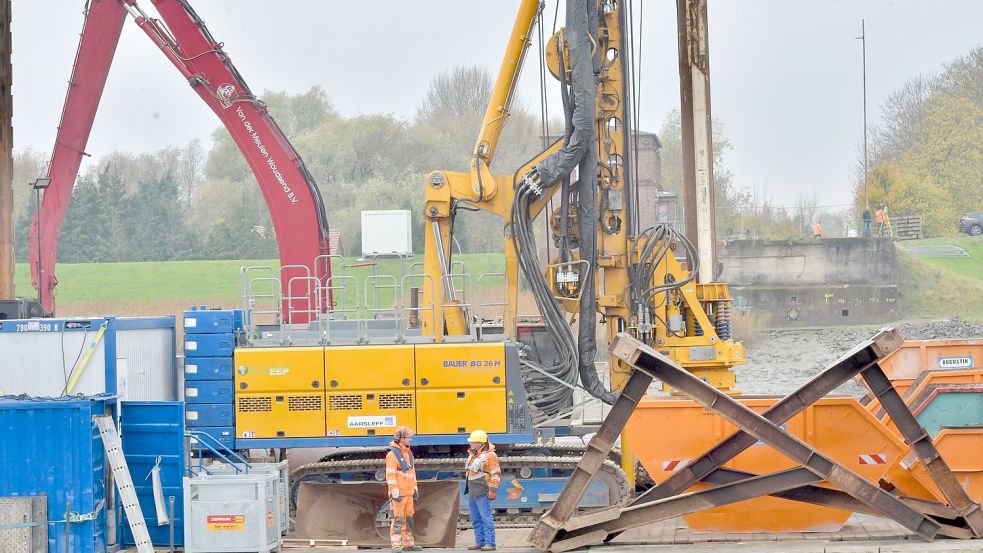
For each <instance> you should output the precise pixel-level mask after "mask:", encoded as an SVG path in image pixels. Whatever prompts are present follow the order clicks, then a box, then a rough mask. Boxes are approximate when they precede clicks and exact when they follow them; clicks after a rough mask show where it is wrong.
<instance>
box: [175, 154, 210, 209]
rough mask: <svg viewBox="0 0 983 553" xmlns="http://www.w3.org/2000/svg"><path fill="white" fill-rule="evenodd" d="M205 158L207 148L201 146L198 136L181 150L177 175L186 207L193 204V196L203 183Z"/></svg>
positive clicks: (182, 199) (182, 200)
mask: <svg viewBox="0 0 983 553" xmlns="http://www.w3.org/2000/svg"><path fill="white" fill-rule="evenodd" d="M205 159H206V156H205V149H204V148H203V147H202V146H201V141H200V140H198V139H197V138H196V139H194V140H192V141H191V142H189V143H188V145H187V146H185V147H184V148H183V149H182V150H181V156H180V160H179V162H178V166H177V175H176V177H177V181H178V188H179V190H180V194H181V202H182V203H184V205H185V207H190V206H191V197H192V196H193V195H194V192H195V189H196V188H198V185H199V184H200V183H201V178H202V171H203V170H204V168H205Z"/></svg>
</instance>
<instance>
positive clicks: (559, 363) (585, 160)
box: [512, 0, 617, 416]
mask: <svg viewBox="0 0 983 553" xmlns="http://www.w3.org/2000/svg"><path fill="white" fill-rule="evenodd" d="M566 21H567V29H566V38H567V46H568V49H569V52H570V61H571V66H572V72H571V75H572V76H571V80H570V83H569V90H568V89H567V82H566V80H565V71H564V70H565V68H564V66H563V62H562V51H561V56H560V57H561V61H560V75H561V87H562V90H561V91H562V93H563V94H562V96H563V99H564V116H565V119H566V121H565V123H566V124H565V131H566V132H565V133H564V134H565V136H564V138H565V140H564V144H563V147H562V148H561V149H560V150H559V151H558V152H556V153H554V154H553V155H551V156H549V157H547V158H546V159H544V160H543V161H541V162H540V163H539V164H537V165H536V167H535V168H534V169H533V171H531V172H530V173H529V174H527V175H525V176H524V177H523V178H522V179H521V181H519V182H517V183H514V184H515V199H514V202H513V204H512V223H513V228H512V239H513V241H514V243H515V247H516V250H517V251H518V257H519V268H520V270H521V271H522V275H523V277H524V278H525V279H526V282H528V283H529V286H530V288H531V291H532V294H533V297H534V299H535V300H536V306H537V307H538V308H539V312H540V314H541V315H542V317H543V322H544V323H545V325H546V327H547V329H548V330H549V333H550V337H551V338H552V340H553V342H554V344H555V345H556V349H557V351H558V352H559V356H558V359H557V360H556V362H555V363H554V364H552V365H550V366H548V367H546V366H542V365H538V364H536V363H534V362H531V361H526V363H527V365H528V368H529V369H530V370H528V371H526V380H527V390H528V392H529V395H530V402H531V403H532V404H533V405H534V406H535V407H537V408H538V409H539V410H540V411H541V412H542V414H543V415H546V416H555V415H556V414H557V413H559V412H560V411H561V410H562V409H564V408H565V407H566V406H568V405H569V404H570V403H571V398H572V393H573V386H574V385H575V384H576V383H577V381H578V379H579V381H580V382H581V384H582V385H583V387H584V389H585V390H587V392H588V393H589V394H591V395H592V396H594V397H596V398H598V399H600V400H602V401H604V402H606V403H614V400H615V399H616V397H617V396H616V395H615V394H612V393H611V392H609V391H607V390H605V389H604V386H603V384H602V383H601V381H600V379H599V378H598V376H597V370H596V369H595V367H594V359H595V357H596V355H597V346H596V342H595V336H594V334H595V331H596V328H595V325H596V316H597V312H596V305H595V304H596V296H595V289H594V279H593V271H594V270H595V268H596V257H597V252H596V249H595V243H596V235H597V229H596V224H597V223H596V221H597V219H598V216H597V213H598V210H597V137H596V129H595V128H594V111H595V105H596V97H597V75H596V74H597V71H598V70H599V69H600V63H599V60H600V58H599V54H598V53H597V52H592V50H593V46H592V45H593V44H596V43H597V40H596V38H592V36H591V28H592V27H591V24H592V23H596V22H597V9H596V5H594V3H593V2H592V1H589V0H571V1H569V2H567V13H566ZM595 54H597V55H595ZM574 167H579V171H578V175H579V177H578V182H577V183H576V186H571V185H568V184H567V182H568V180H567V179H569V178H570V174H571V173H572V171H573V168H574ZM558 182H563V183H564V185H563V186H562V190H563V198H562V199H561V200H562V203H561V210H562V211H561V231H562V232H561V244H560V251H561V261H563V262H566V261H567V259H565V258H566V257H567V252H568V248H569V243H568V242H567V237H566V236H564V235H562V234H565V231H567V230H568V228H567V226H566V225H567V224H568V222H567V219H566V214H567V211H566V206H567V202H568V201H569V199H570V197H569V196H568V194H571V195H573V194H575V195H576V200H575V203H576V206H577V223H578V234H579V247H580V258H581V260H584V261H587V262H588V263H589V269H588V270H587V271H584V274H581V275H580V277H581V282H580V287H581V290H582V293H581V299H580V301H581V303H580V309H579V328H578V339H574V336H573V330H572V329H571V328H570V324H569V323H568V322H567V321H566V318H565V317H564V315H563V311H562V310H561V309H560V306H559V304H558V303H557V301H556V298H554V297H553V294H552V293H551V291H550V289H549V287H548V286H547V283H546V282H545V280H544V278H543V273H542V270H541V268H540V266H539V260H538V258H537V250H536V244H535V237H534V236H533V232H532V217H531V216H530V205H531V204H532V203H533V202H534V201H535V200H536V199H538V198H540V197H541V196H542V195H543V193H544V189H546V190H550V189H552V187H553V186H555V184H556V183H558Z"/></svg>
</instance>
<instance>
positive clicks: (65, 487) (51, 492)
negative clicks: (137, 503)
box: [0, 395, 116, 553]
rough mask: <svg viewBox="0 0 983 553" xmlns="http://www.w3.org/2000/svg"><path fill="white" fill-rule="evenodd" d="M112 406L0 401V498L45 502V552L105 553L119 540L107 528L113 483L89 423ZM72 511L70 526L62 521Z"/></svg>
mask: <svg viewBox="0 0 983 553" xmlns="http://www.w3.org/2000/svg"><path fill="white" fill-rule="evenodd" d="M115 402H116V398H115V397H113V396H108V395H103V396H98V397H90V398H82V399H79V398H75V397H72V398H59V399H12V398H0V496H19V497H29V496H39V495H42V494H43V495H46V496H47V503H48V506H47V517H48V521H49V524H48V543H47V550H48V551H54V552H58V553H61V552H63V551H70V552H75V553H103V552H105V551H106V549H107V546H108V545H111V544H112V543H115V541H116V540H115V539H114V537H112V536H111V535H110V534H109V529H108V526H107V524H108V522H107V521H108V517H107V511H108V510H109V508H110V506H109V505H108V503H107V500H106V496H107V494H106V491H107V490H108V489H111V487H112V486H113V483H112V479H111V477H109V476H108V474H109V472H110V471H109V469H108V466H107V463H106V461H105V455H104V453H103V449H102V440H101V439H100V438H99V431H98V429H97V428H96V427H95V425H94V424H93V422H92V417H93V416H95V415H102V414H106V413H109V412H112V409H113V405H115ZM69 511H71V512H72V513H73V514H72V516H71V517H69V518H70V519H71V520H73V521H75V522H70V523H66V522H64V521H65V520H66V512H69ZM66 529H67V530H68V532H67V534H68V536H69V538H68V540H69V543H68V544H67V545H68V547H66V541H65V540H66Z"/></svg>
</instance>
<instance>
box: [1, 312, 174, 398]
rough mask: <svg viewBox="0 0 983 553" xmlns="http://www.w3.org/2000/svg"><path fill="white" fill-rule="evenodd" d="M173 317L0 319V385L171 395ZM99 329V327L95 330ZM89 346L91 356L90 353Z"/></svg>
mask: <svg viewBox="0 0 983 553" xmlns="http://www.w3.org/2000/svg"><path fill="white" fill-rule="evenodd" d="M174 324H175V321H174V317H119V318H117V317H104V318H85V319H30V320H5V321H0V358H2V359H3V360H4V369H5V370H4V371H2V372H0V390H3V393H5V394H9V395H15V394H27V395H31V396H45V397H48V396H61V395H65V392H66V389H65V388H66V384H67V383H68V381H69V380H70V379H71V375H72V374H73V372H75V373H78V375H79V377H78V379H77V383H76V384H75V386H74V387H73V388H72V389H71V390H67V392H68V394H70V395H76V394H84V395H87V396H88V395H98V394H104V393H108V394H115V395H118V396H120V398H121V399H132V400H155V401H167V400H173V399H175V397H176V394H177V370H176V362H175V351H176V345H175V326H174ZM100 331H101V332H100ZM90 351H91V355H90V353H89V352H90Z"/></svg>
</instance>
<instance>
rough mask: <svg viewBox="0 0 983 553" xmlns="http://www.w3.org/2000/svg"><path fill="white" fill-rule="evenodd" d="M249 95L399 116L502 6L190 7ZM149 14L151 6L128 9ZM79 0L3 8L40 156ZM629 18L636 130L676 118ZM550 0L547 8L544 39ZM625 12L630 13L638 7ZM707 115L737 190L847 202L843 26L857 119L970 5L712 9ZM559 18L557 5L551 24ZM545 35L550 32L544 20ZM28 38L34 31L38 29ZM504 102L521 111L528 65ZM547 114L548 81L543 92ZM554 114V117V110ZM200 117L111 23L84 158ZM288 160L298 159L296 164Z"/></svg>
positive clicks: (455, 0)
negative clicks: (866, 101)
mask: <svg viewBox="0 0 983 553" xmlns="http://www.w3.org/2000/svg"><path fill="white" fill-rule="evenodd" d="M192 2H193V5H194V7H195V9H196V10H197V11H198V13H199V14H200V15H201V16H202V18H203V19H204V20H205V21H206V23H207V24H208V26H209V29H210V30H211V31H212V34H213V35H214V36H215V37H216V39H217V40H219V41H222V42H224V43H225V48H226V51H227V52H229V53H230V54H231V56H232V58H233V61H234V62H235V63H236V65H237V66H238V67H239V69H240V71H241V72H242V74H243V75H244V77H245V79H246V81H247V82H248V83H249V85H250V86H251V87H252V88H253V90H254V91H257V92H261V91H263V90H266V89H271V90H287V91H289V92H302V91H304V90H307V89H308V88H310V87H311V86H313V85H316V84H319V85H321V86H322V87H323V88H324V89H325V90H326V91H327V93H328V94H329V95H330V96H331V99H332V100H333V101H334V103H335V106H336V107H337V108H338V109H339V110H340V111H341V112H342V113H343V114H345V115H353V114H358V113H372V112H388V113H393V114H395V115H397V116H398V117H401V118H406V119H408V118H411V117H412V116H413V115H414V113H415V109H416V105H417V104H418V102H419V100H420V99H421V98H422V96H423V94H424V93H425V91H426V88H427V84H428V82H429V80H430V78H431V77H432V76H433V74H434V73H436V72H439V71H441V70H444V69H447V68H450V67H453V66H454V65H460V64H471V63H480V64H482V65H485V66H486V67H488V68H489V69H490V70H492V71H493V72H496V71H497V70H498V66H499V63H500V61H501V54H502V50H503V47H504V44H505V40H506V38H507V37H508V33H509V31H510V30H511V27H512V22H513V19H514V16H515V9H516V7H517V6H518V3H519V2H518V0H428V1H416V2H408V1H405V0H402V1H396V0H360V1H357V2H342V1H336V0H319V1H315V0H307V1H302V0H279V1H276V2H273V1H268V0H267V1H262V0H192ZM142 4H144V8H145V9H147V10H148V11H150V10H151V9H152V8H151V2H150V1H149V0H143V1H142ZM83 5H84V2H82V1H81V0H14V2H13V8H14V14H13V15H14V20H13V33H14V36H13V47H14V60H13V61H14V83H15V84H14V140H15V147H16V148H18V149H20V148H24V147H27V146H32V147H34V148H36V149H40V150H42V151H44V152H48V151H50V149H51V145H52V143H53V141H54V135H55V129H56V127H57V124H58V118H59V114H60V110H61V106H62V101H63V98H64V94H65V89H66V82H67V80H68V77H69V75H70V71H71V63H72V60H73V57H74V54H75V49H76V47H77V41H78V33H79V31H80V30H81V25H82V7H83ZM635 5H636V8H635V9H636V16H637V15H638V13H637V12H638V11H639V10H640V9H641V10H642V16H643V20H644V28H643V29H642V36H643V39H644V42H643V45H642V48H641V75H642V84H641V86H642V94H641V96H642V102H641V106H640V113H641V119H642V125H641V126H642V128H643V130H652V131H656V130H658V128H659V126H660V125H661V123H662V120H663V119H664V117H665V114H666V113H667V112H668V111H669V110H671V109H673V108H675V107H676V106H677V105H678V97H679V91H678V77H677V74H676V71H677V67H676V43H675V41H676V39H675V36H676V35H675V3H674V2H672V1H670V0H646V1H644V2H642V0H636V4H635ZM555 6H556V0H549V1H548V2H547V7H546V13H547V15H546V20H547V27H548V28H549V27H551V26H552V19H553V13H554V9H555ZM640 6H641V8H640ZM709 13H710V16H709V17H710V55H711V58H710V59H711V69H712V74H711V87H712V98H713V111H714V117H715V118H716V119H719V120H720V121H721V122H722V123H723V124H724V127H725V128H724V132H725V134H726V135H727V136H728V137H729V138H730V140H731V142H732V145H733V151H731V152H729V153H728V155H727V157H726V161H727V164H728V166H729V167H730V168H731V169H732V170H733V171H734V173H735V179H736V183H737V184H738V185H739V186H748V187H752V186H754V187H756V188H757V190H758V192H759V194H762V193H763V194H766V195H767V196H769V197H770V198H771V199H772V200H773V201H774V202H776V203H777V204H779V205H792V204H794V203H795V201H796V199H797V198H798V197H799V196H801V195H803V194H813V193H815V194H816V196H817V197H818V198H819V200H820V204H823V205H832V204H842V203H845V202H847V201H849V191H850V181H851V178H852V175H853V169H854V167H856V163H857V160H858V154H859V151H860V150H859V145H860V144H861V139H862V119H861V113H862V111H861V109H862V108H861V96H860V93H861V73H860V43H859V41H857V40H854V37H855V36H857V34H858V33H859V30H860V19H861V18H862V17H864V18H866V20H867V36H868V43H867V44H868V48H867V55H868V61H867V63H868V88H869V98H870V119H871V121H872V122H875V121H876V120H877V117H878V113H879V106H880V104H881V103H882V102H883V100H884V99H885V98H886V96H887V95H889V94H890V93H891V92H892V91H894V90H896V89H897V88H898V87H899V86H900V85H901V84H902V83H903V82H904V81H905V80H906V79H908V78H910V77H912V76H914V75H917V74H930V73H934V72H937V71H938V70H939V69H940V68H941V66H942V64H943V63H944V62H946V61H948V60H951V59H952V58H954V57H956V56H958V55H960V54H962V53H964V52H966V51H968V50H969V49H970V48H972V47H975V46H978V45H980V44H983V33H981V31H980V22H981V21H983V2H978V1H973V0H958V1H957V0H948V1H945V2H923V1H918V0H869V1H864V2H859V1H857V2H853V1H832V0H812V1H789V0H741V1H737V0H711V2H710V9H709ZM560 18H561V20H562V9H561V13H560ZM561 24H562V21H561ZM42 29H43V32H42V31H41V30H42ZM530 54H531V56H532V57H530V58H529V63H527V65H526V70H525V78H524V79H523V81H522V86H521V97H522V99H523V101H524V102H525V104H526V105H527V106H528V107H530V108H531V109H534V110H538V105H539V102H538V86H539V85H538V79H537V76H536V71H537V70H538V65H537V64H536V63H535V57H534V56H535V52H534V51H531V52H530ZM548 86H550V93H551V95H552V96H553V98H554V100H553V101H554V103H553V106H554V109H556V106H558V101H557V100H556V97H557V91H556V87H555V81H553V80H552V79H550V80H549V83H548ZM554 113H556V112H554ZM217 125H218V121H217V119H216V118H215V117H214V116H213V115H212V113H211V112H210V111H209V110H208V109H207V108H206V107H205V106H204V104H203V103H201V101H200V100H199V99H198V98H197V96H196V95H195V94H194V93H193V92H192V91H191V90H190V88H189V87H188V86H187V84H185V82H184V81H183V79H182V78H181V77H180V75H179V74H178V73H177V71H176V70H175V69H174V68H173V67H172V66H171V65H170V64H169V63H168V62H167V61H166V60H165V59H164V57H163V55H161V54H160V52H158V51H157V49H156V48H155V47H154V46H153V44H152V43H151V42H150V41H149V40H148V39H147V38H146V37H145V36H144V34H143V32H142V31H140V30H139V29H138V28H137V27H136V25H135V24H133V23H132V21H130V22H128V23H127V25H126V26H125V27H124V32H123V37H122V39H121V41H120V45H119V49H118V51H117V55H116V60H115V62H114V64H113V69H112V71H111V72H110V76H109V82H108V84H107V87H106V93H105V95H104V96H103V101H102V107H101V109H100V111H99V114H98V116H97V118H96V123H95V127H94V128H93V132H92V136H91V139H90V141H89V147H88V151H89V153H91V154H92V155H93V156H94V157H99V156H101V155H104V154H106V153H108V152H110V151H112V150H114V149H125V150H133V151H141V150H155V149H158V148H162V147H164V146H167V145H169V144H174V145H182V144H185V143H187V142H188V141H190V140H192V139H194V138H201V139H204V140H205V141H206V142H207V140H208V137H209V135H210V133H211V131H212V130H213V129H214V128H215V127H216V126H217ZM301 154H302V155H303V152H301Z"/></svg>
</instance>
